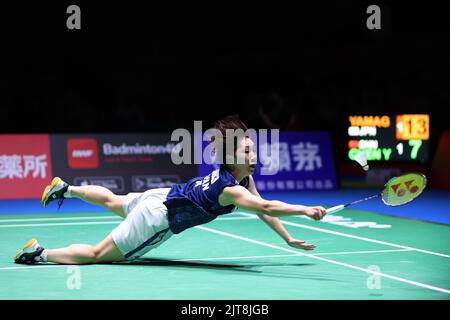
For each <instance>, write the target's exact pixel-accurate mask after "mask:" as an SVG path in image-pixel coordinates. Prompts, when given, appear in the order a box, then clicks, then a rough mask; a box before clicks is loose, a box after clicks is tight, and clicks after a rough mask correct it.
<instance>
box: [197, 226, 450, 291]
mask: <svg viewBox="0 0 450 320" xmlns="http://www.w3.org/2000/svg"><path fill="white" fill-rule="evenodd" d="M194 228H196V229H200V230H204V231H208V232H211V233H216V234H220V235H223V236H226V237H230V238H235V239H239V240H242V241H246V242H251V243H254V244H258V245H260V246H264V247H269V248H273V249H278V250H281V251H286V252H291V253H294V254H296V255H299V256H305V257H309V258H313V259H316V260H321V261H325V262H329V263H332V264H337V265H340V266H343V267H347V268H351V269H355V270H360V271H364V272H367V273H372V274H375V275H378V276H381V277H385V278H389V279H392V280H396V281H400V282H404V283H408V284H411V285H414V286H418V287H422V288H426V289H430V290H434V291H438V292H442V293H446V294H450V290H447V289H443V288H439V287H435V286H431V285H428V284H425V283H421V282H417V281H412V280H408V279H404V278H400V277H395V276H391V275H389V274H386V273H382V272H377V271H373V270H370V269H366V268H361V267H357V266H354V265H351V264H348V263H343V262H339V261H336V260H331V259H327V258H322V257H318V256H314V255H312V254H307V253H302V252H298V251H295V250H291V249H286V248H283V247H279V246H275V245H272V244H269V243H265V242H261V241H257V240H253V239H250V238H245V237H241V236H238V235H234V234H231V233H227V232H223V231H219V230H215V229H211V228H206V227H202V226H196V227H194Z"/></svg>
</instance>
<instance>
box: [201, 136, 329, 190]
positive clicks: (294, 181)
mask: <svg viewBox="0 0 450 320" xmlns="http://www.w3.org/2000/svg"><path fill="white" fill-rule="evenodd" d="M207 144H208V143H207V142H203V150H204V149H205V147H206V145H207ZM274 145H275V147H276V148H278V157H274V158H272V157H271V154H270V152H268V154H266V153H265V152H260V150H268V151H269V150H271V147H273V146H272V145H271V142H268V143H267V144H266V145H257V148H258V149H257V151H256V152H257V156H258V165H257V168H256V170H255V172H254V173H253V178H254V180H255V184H256V188H257V189H258V190H259V191H299V190H333V189H336V188H337V180H336V172H335V167H334V158H333V153H332V147H331V142H330V138H329V135H328V133H326V132H280V137H279V141H278V142H274ZM262 166H264V167H265V168H266V172H274V173H275V172H276V174H273V175H263V174H261V167H262ZM217 167H218V166H217V165H206V164H201V165H200V167H199V174H200V175H205V174H208V173H209V172H210V171H211V170H213V169H214V168H217Z"/></svg>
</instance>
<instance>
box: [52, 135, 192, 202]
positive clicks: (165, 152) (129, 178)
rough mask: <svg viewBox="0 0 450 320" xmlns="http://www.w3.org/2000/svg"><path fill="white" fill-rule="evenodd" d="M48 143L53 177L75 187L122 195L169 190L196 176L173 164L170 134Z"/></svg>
mask: <svg viewBox="0 0 450 320" xmlns="http://www.w3.org/2000/svg"><path fill="white" fill-rule="evenodd" d="M50 140H51V150H52V159H53V171H54V175H57V176H60V177H61V178H63V179H64V180H66V181H67V182H68V183H71V184H74V185H86V184H96V185H101V186H104V187H106V188H108V189H110V190H111V191H113V192H114V193H117V194H125V193H128V192H143V191H146V190H148V189H152V188H165V187H170V186H172V185H173V184H175V183H180V182H184V181H187V180H188V179H190V178H192V177H194V176H195V175H196V174H197V167H196V166H195V165H185V164H181V165H175V164H174V163H173V162H172V160H171V151H172V149H173V148H174V146H175V143H174V142H172V141H171V140H170V134H169V133H161V134H78V135H74V134H58V135H51V136H50Z"/></svg>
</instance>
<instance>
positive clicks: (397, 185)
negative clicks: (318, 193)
mask: <svg viewBox="0 0 450 320" xmlns="http://www.w3.org/2000/svg"><path fill="white" fill-rule="evenodd" d="M426 185H427V178H426V177H425V176H424V175H423V174H421V173H406V174H403V175H401V176H398V177H395V178H392V179H390V180H389V181H388V182H386V184H385V185H384V189H383V191H382V192H381V193H379V194H375V195H373V196H370V197H367V198H364V199H360V200H356V201H353V202H350V203H347V204H341V205H339V206H334V207H331V208H328V209H327V210H326V213H327V214H328V213H334V212H338V211H341V210H342V209H344V208H347V207H348V206H351V205H354V204H357V203H360V202H363V201H366V200H370V199H374V198H378V197H380V196H381V200H383V203H384V204H386V205H388V206H401V205H403V204H407V203H408V202H411V201H413V200H414V199H415V198H417V197H418V196H419V195H420V194H421V193H422V191H423V190H424V189H425V186H426Z"/></svg>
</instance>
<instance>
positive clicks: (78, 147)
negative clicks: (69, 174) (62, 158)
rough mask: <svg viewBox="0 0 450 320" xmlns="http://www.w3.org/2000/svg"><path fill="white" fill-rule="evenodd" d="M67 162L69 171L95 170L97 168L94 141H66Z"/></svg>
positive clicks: (96, 151)
mask: <svg viewBox="0 0 450 320" xmlns="http://www.w3.org/2000/svg"><path fill="white" fill-rule="evenodd" d="M67 162H68V165H69V167H70V168H71V169H95V168H98V166H99V159H98V145H97V140H95V139H69V140H67Z"/></svg>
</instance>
